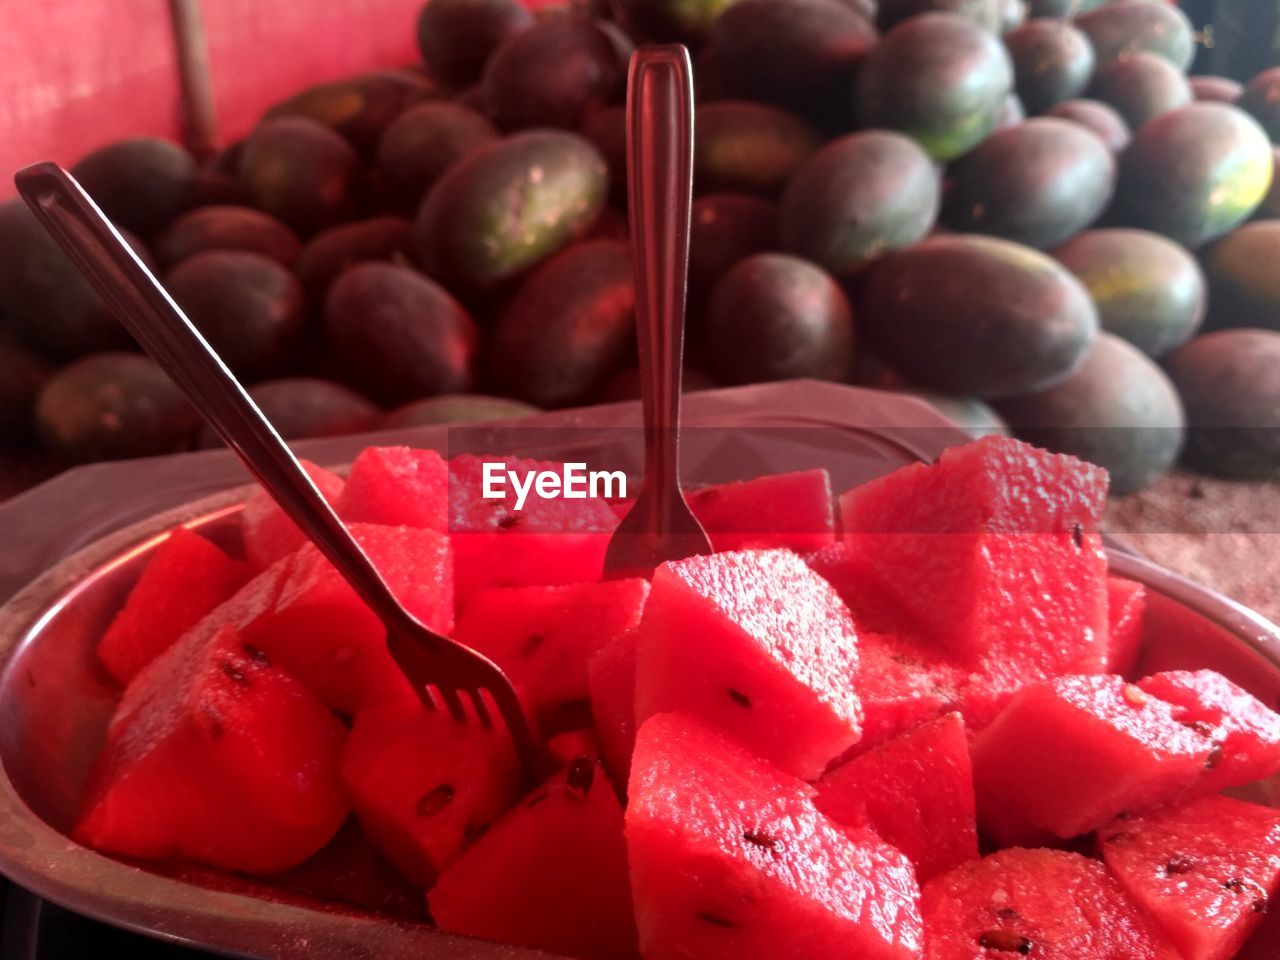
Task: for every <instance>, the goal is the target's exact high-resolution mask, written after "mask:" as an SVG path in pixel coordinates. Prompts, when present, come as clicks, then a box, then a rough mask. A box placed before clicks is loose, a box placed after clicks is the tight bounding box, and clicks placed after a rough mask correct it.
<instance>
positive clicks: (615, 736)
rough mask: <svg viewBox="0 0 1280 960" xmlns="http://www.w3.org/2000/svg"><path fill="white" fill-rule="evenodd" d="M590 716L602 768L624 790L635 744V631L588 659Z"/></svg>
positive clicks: (614, 640) (620, 791)
mask: <svg viewBox="0 0 1280 960" xmlns="http://www.w3.org/2000/svg"><path fill="white" fill-rule="evenodd" d="M588 679H589V681H590V686H591V718H592V721H593V724H594V726H595V731H596V739H597V740H598V741H599V743H600V752H601V754H602V756H603V758H604V764H605V768H606V769H607V770H608V771H609V775H610V776H611V777H612V778H613V783H614V786H616V787H617V788H618V792H619V794H622V795H625V794H626V792H627V779H628V777H630V776H631V752H632V751H633V750H634V749H635V746H636V631H634V630H632V631H630V632H628V633H624V634H622V635H621V636H618V637H615V638H614V639H613V640H611V641H610V642H609V643H608V644H607V645H606V646H605V647H604V648H603V649H601V650H600V652H599V653H597V654H596V655H595V656H594V657H592V658H591V665H590V669H589V676H588Z"/></svg>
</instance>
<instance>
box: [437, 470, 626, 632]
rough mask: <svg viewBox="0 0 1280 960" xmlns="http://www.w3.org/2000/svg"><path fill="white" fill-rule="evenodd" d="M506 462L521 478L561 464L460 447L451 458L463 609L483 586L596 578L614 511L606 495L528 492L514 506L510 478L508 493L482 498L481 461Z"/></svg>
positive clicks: (457, 589)
mask: <svg viewBox="0 0 1280 960" xmlns="http://www.w3.org/2000/svg"><path fill="white" fill-rule="evenodd" d="M486 462H488V463H502V464H503V465H504V468H505V469H507V470H514V471H515V472H516V473H517V474H518V475H519V476H520V477H521V478H522V479H521V482H524V480H523V478H524V477H525V476H526V475H527V474H528V473H529V472H530V471H541V470H552V471H555V472H556V473H559V472H560V471H561V465H560V464H556V463H544V462H540V461H536V460H520V459H515V458H511V457H507V458H500V457H475V456H472V455H470V454H462V455H459V456H457V457H454V458H453V459H452V460H450V461H449V531H450V533H451V535H452V541H453V549H454V569H455V579H456V583H455V593H456V600H457V604H458V608H459V609H462V608H463V607H465V606H466V604H467V602H468V601H469V600H470V599H471V597H472V595H473V594H474V593H475V592H476V591H477V590H480V589H481V588H483V587H527V586H552V585H556V584H563V583H582V582H586V581H592V580H599V579H600V577H601V574H602V573H603V572H604V554H605V550H606V549H607V548H608V546H609V535H610V534H611V533H613V529H614V527H616V526H617V525H618V517H617V514H615V513H614V511H613V510H612V509H611V508H610V507H609V504H608V503H607V502H606V501H605V500H603V499H590V498H589V499H585V500H565V499H543V498H540V497H538V496H537V494H536V493H534V492H530V494H529V496H528V499H527V500H526V501H525V503H524V508H523V509H521V510H516V508H515V507H516V495H515V493H514V492H513V491H512V489H511V484H510V483H507V484H506V486H505V490H504V492H505V494H506V496H505V497H504V498H503V499H485V498H484V497H483V490H484V464H485V463H486Z"/></svg>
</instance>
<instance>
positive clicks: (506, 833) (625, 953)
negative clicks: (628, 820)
mask: <svg viewBox="0 0 1280 960" xmlns="http://www.w3.org/2000/svg"><path fill="white" fill-rule="evenodd" d="M429 903H430V908H431V915H432V916H433V917H434V918H435V921H436V925H437V926H439V928H440V929H441V930H447V931H449V932H450V933H461V934H466V935H468V936H473V937H482V938H484V939H486V940H500V941H502V942H503V943H514V944H517V945H518V946H524V947H532V948H534V949H538V950H546V951H548V952H550V953H554V954H557V955H562V956H568V957H581V958H583V960H626V958H630V957H635V956H636V926H635V919H634V914H633V912H632V906H631V887H630V882H629V879H628V875H627V848H626V841H625V839H624V837H623V819H622V807H621V806H620V804H619V803H618V798H617V796H616V795H615V794H614V792H613V788H612V787H611V786H610V785H609V781H608V779H607V778H606V777H605V775H604V771H603V770H602V769H601V768H600V765H599V763H598V762H596V761H594V760H591V759H588V758H585V757H582V758H579V759H577V760H575V761H573V762H572V763H571V764H569V766H568V767H566V768H565V769H564V770H562V771H561V772H560V773H558V774H557V775H556V776H555V777H553V778H552V779H551V780H550V781H549V782H548V783H546V784H544V785H543V786H541V787H539V788H538V789H537V790H535V791H534V792H533V793H532V794H530V795H529V796H528V797H527V798H525V800H524V801H522V802H521V803H520V805H519V806H517V807H516V808H515V809H514V810H513V811H511V813H509V814H507V816H505V817H504V818H502V819H501V820H499V821H498V822H497V823H496V824H494V826H493V829H491V830H490V831H489V832H488V833H486V834H485V835H484V836H483V837H481V838H480V839H479V840H477V841H476V842H475V843H474V844H473V845H472V846H471V847H470V848H468V849H467V851H466V852H465V853H463V855H462V856H461V857H460V858H459V859H458V860H457V861H456V862H455V863H454V864H453V866H452V867H450V868H449V869H448V870H446V871H445V872H444V874H443V875H441V877H440V881H439V883H437V884H436V886H435V889H434V890H432V891H431V895H430V898H429Z"/></svg>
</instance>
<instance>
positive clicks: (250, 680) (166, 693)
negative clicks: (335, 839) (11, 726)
mask: <svg viewBox="0 0 1280 960" xmlns="http://www.w3.org/2000/svg"><path fill="white" fill-rule="evenodd" d="M345 735H346V731H345V730H344V729H343V726H342V724H341V723H340V722H339V721H338V720H337V718H335V717H334V716H333V714H332V713H330V712H329V710H328V709H326V708H325V707H324V705H323V704H321V703H320V702H319V701H318V700H316V699H315V697H313V696H312V695H311V693H309V692H308V691H307V689H306V688H305V687H303V686H302V684H300V683H298V681H296V680H295V679H293V677H291V676H290V675H289V674H288V673H286V672H285V671H284V670H283V669H282V668H281V667H279V666H277V665H275V664H273V663H272V662H271V660H270V659H269V657H268V656H267V655H266V654H264V653H263V652H262V651H261V650H259V649H257V648H255V647H252V646H250V645H248V644H247V643H245V642H244V641H243V640H241V638H240V637H239V636H238V635H237V633H236V632H235V631H234V630H233V629H231V628H230V627H226V628H223V629H221V630H218V631H216V632H214V633H212V634H207V635H205V634H202V633H198V632H193V633H192V634H189V635H188V636H187V638H185V639H184V640H182V641H181V642H179V643H178V644H176V645H175V646H173V647H171V648H170V649H169V650H168V651H167V652H166V653H164V654H162V655H161V656H160V657H159V658H157V659H156V660H155V661H153V662H152V664H151V665H150V666H149V667H147V668H146V669H144V670H143V671H142V672H141V673H140V674H138V676H137V678H136V679H135V680H134V681H133V683H132V684H131V685H130V686H129V689H128V690H127V691H126V692H125V696H124V699H123V701H122V702H121V705H120V708H119V715H118V718H117V721H116V722H115V723H113V725H112V727H111V730H110V732H109V735H108V742H107V745H106V748H105V750H104V751H103V753H102V755H101V756H100V757H99V759H98V762H97V765H96V766H95V768H94V771H93V773H92V774H91V776H90V779H89V784H88V786H87V788H86V791H85V801H84V805H83V808H82V813H81V816H80V819H79V822H78V823H77V824H76V827H75V831H74V833H73V836H74V837H75V839H76V840H77V841H78V842H80V843H84V844H86V845H87V846H90V847H93V848H95V849H98V850H102V851H105V852H108V853H115V854H122V855H125V856H131V857H139V858H142V859H147V860H192V861H196V862H199V863H204V864H208V865H210V866H214V867H220V868H222V869H224V870H231V871H238V872H242V873H257V874H268V873H278V872H280V871H283V870H288V869H290V868H291V867H294V866H297V865H298V864H299V863H301V862H302V861H304V860H306V859H307V858H308V857H310V856H312V855H313V854H314V853H316V852H317V851H318V850H320V849H321V848H322V847H323V846H324V845H325V844H326V843H328V841H329V839H330V838H331V837H332V836H333V835H334V834H335V833H336V832H337V830H338V828H339V827H340V826H341V825H342V822H343V820H344V819H346V816H347V813H348V810H349V805H348V803H347V798H346V793H345V791H344V790H343V787H342V781H341V779H340V777H339V776H338V754H339V751H340V750H341V749H342V742H343V739H344V737H345Z"/></svg>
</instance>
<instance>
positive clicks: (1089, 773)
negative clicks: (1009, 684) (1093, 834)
mask: <svg viewBox="0 0 1280 960" xmlns="http://www.w3.org/2000/svg"><path fill="white" fill-rule="evenodd" d="M1212 752H1213V742H1212V740H1211V739H1210V738H1209V737H1207V736H1205V735H1204V734H1202V733H1199V732H1197V731H1195V730H1193V729H1191V728H1189V727H1187V726H1185V725H1183V724H1181V723H1179V722H1178V720H1177V719H1176V718H1175V717H1174V715H1173V708H1172V707H1170V706H1169V704H1167V703H1165V702H1163V701H1162V700H1158V699H1156V698H1155V697H1153V696H1151V695H1149V694H1147V693H1145V692H1143V691H1142V690H1141V689H1139V688H1138V687H1136V686H1134V685H1133V684H1131V683H1127V682H1125V680H1124V678H1123V677H1116V676H1075V677H1060V678H1058V679H1057V680H1053V681H1050V682H1048V683H1043V684H1039V685H1037V686H1034V687H1031V688H1029V689H1027V690H1024V691H1022V692H1021V693H1020V694H1018V696H1016V697H1015V698H1014V699H1013V701H1012V702H1011V703H1010V704H1009V706H1007V707H1006V708H1005V709H1004V711H1003V712H1002V713H1001V714H1000V716H999V717H997V718H996V720H995V722H994V723H993V724H992V725H991V726H990V727H988V728H987V729H986V730H984V731H983V732H982V733H981V734H980V735H979V736H978V737H977V739H976V740H975V741H974V743H973V773H974V783H975V786H976V788H977V795H978V814H979V819H980V821H981V823H982V826H983V828H984V830H985V831H986V832H987V833H988V834H989V835H990V836H991V838H992V839H994V840H995V841H996V842H997V843H999V844H1002V845H1003V844H1005V843H1007V842H1008V841H1009V839H1010V838H1017V837H1022V836H1025V828H1026V826H1027V825H1030V826H1032V827H1035V828H1037V829H1039V830H1047V831H1049V832H1050V833H1052V834H1054V835H1055V836H1058V837H1063V838H1066V837H1074V836H1077V835H1079V834H1082V833H1088V832H1090V831H1092V830H1095V829H1097V828H1098V827H1101V826H1103V825H1104V824H1106V823H1109V822H1110V821H1111V820H1112V819H1113V818H1115V817H1116V816H1117V815H1119V814H1121V813H1140V812H1143V811H1146V810H1150V809H1152V808H1154V807H1157V806H1160V805H1162V804H1164V803H1168V802H1170V801H1172V800H1175V799H1177V798H1178V797H1180V796H1182V795H1183V794H1184V793H1185V792H1186V791H1187V790H1188V789H1189V788H1190V787H1191V786H1192V785H1194V784H1195V783H1197V782H1198V781H1199V780H1200V779H1201V777H1202V776H1203V774H1204V772H1205V766H1206V763H1207V762H1208V761H1209V758H1210V755H1211V754H1212Z"/></svg>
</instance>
